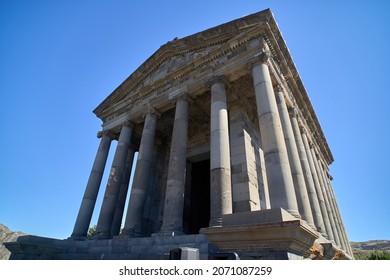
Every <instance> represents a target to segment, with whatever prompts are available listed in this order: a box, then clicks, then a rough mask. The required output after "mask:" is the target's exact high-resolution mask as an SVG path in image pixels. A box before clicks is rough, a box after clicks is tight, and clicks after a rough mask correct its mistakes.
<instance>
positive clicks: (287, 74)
mask: <svg viewBox="0 0 390 280" xmlns="http://www.w3.org/2000/svg"><path fill="white" fill-rule="evenodd" d="M94 113H95V114H96V116H97V117H98V118H100V119H101V120H102V129H101V131H99V132H98V138H100V145H99V148H98V151H97V153H96V158H95V160H94V162H93V167H92V171H91V173H90V176H89V180H88V183H87V186H86V189H85V193H84V196H83V198H82V202H81V206H80V209H79V212H78V215H77V218H76V221H75V226H74V229H73V232H72V234H71V236H70V237H69V238H68V239H66V240H55V239H49V238H43V237H34V236H27V237H21V238H19V240H18V241H17V242H14V243H8V244H7V247H8V248H9V249H10V250H11V251H12V256H11V258H13V259H22V258H27V259H169V258H170V257H171V258H172V255H173V254H172V252H174V251H175V250H176V251H177V248H181V249H179V252H182V256H181V257H182V258H183V256H184V255H188V256H192V257H191V258H200V259H213V258H217V259H218V258H240V259H304V258H312V259H332V258H335V259H352V258H353V254H352V250H351V247H350V245H349V242H348V238H347V234H346V231H345V228H344V225H343V221H342V218H341V215H340V211H339V208H338V205H337V201H336V198H335V194H334V191H333V188H332V177H331V175H330V174H329V168H328V167H329V165H330V164H331V163H332V162H333V156H332V153H331V151H330V149H329V147H328V144H327V141H326V139H325V136H324V134H323V131H322V129H321V126H320V124H319V122H318V120H317V117H316V114H315V112H314V109H313V107H312V105H311V103H310V100H309V98H308V95H307V92H306V90H305V87H304V85H303V83H302V80H301V78H300V76H299V75H298V72H297V69H296V67H295V65H294V62H293V60H292V57H291V55H290V53H289V51H288V48H287V46H286V43H285V41H284V40H283V38H282V35H281V32H280V31H279V29H278V26H277V24H276V22H275V20H274V17H273V14H272V13H271V11H270V10H264V11H262V12H259V13H256V14H252V15H249V16H246V17H243V18H240V19H237V20H234V21H231V22H228V23H225V24H222V25H219V26H217V27H213V28H211V29H208V30H205V31H202V32H199V33H196V34H194V35H191V36H188V37H185V38H182V39H177V38H176V39H174V40H172V41H170V42H168V43H167V44H165V45H163V46H161V47H160V48H159V49H158V50H157V51H156V52H155V53H154V54H153V55H152V56H151V57H150V58H148V59H147V60H146V61H145V62H144V63H143V64H142V65H141V66H139V68H138V69H137V70H136V71H134V72H133V73H132V74H131V75H130V76H129V77H128V78H127V79H126V80H125V81H124V82H123V83H122V84H121V85H119V86H118V87H117V88H116V89H115V90H114V91H113V92H112V93H111V94H110V95H109V96H108V97H107V98H106V99H105V100H104V101H103V102H102V103H101V104H100V105H99V106H98V107H97V108H96V109H95V110H94ZM113 141H117V147H116V149H115V151H111V152H115V154H114V157H113V162H112V165H111V166H106V161H107V157H108V154H109V152H110V145H111V143H112V142H113ZM135 155H137V156H136V157H135ZM135 158H136V160H134V159H135ZM107 165H108V164H107ZM105 169H107V170H108V171H106V172H109V176H108V181H107V182H102V177H103V173H104V171H105ZM132 171H133V172H134V178H133V180H132V181H131V182H130V174H131V172H132ZM99 192H103V193H104V198H103V202H102V205H101V207H100V208H98V207H96V205H95V204H96V199H97V196H98V193H99ZM128 193H129V195H128ZM126 197H129V199H128V201H126ZM93 211H98V213H99V215H98V221H97V227H96V232H95V236H94V237H93V238H92V239H88V238H87V231H88V228H89V227H90V226H92V225H91V217H92V215H93ZM32 247H33V248H34V250H31V248H32ZM29 248H30V249H29ZM180 250H181V251H180ZM179 254H180V253H179ZM179 257H180V256H179Z"/></svg>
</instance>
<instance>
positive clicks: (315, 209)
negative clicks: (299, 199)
mask: <svg viewBox="0 0 390 280" xmlns="http://www.w3.org/2000/svg"><path fill="white" fill-rule="evenodd" d="M290 120H291V125H292V128H293V131H294V136H295V141H296V144H297V149H298V154H299V159H300V161H301V166H302V172H303V175H304V179H305V184H306V188H307V194H308V196H309V201H310V206H311V211H312V214H313V220H314V224H315V227H314V229H316V230H318V231H319V232H320V233H321V234H322V235H324V236H326V232H325V225H324V220H323V218H322V214H321V208H320V204H319V202H318V197H317V192H316V189H315V187H314V181H313V177H312V176H311V170H310V165H309V160H308V158H307V154H306V150H305V146H304V144H303V140H302V135H301V132H300V128H299V124H298V120H297V111H296V110H295V109H293V108H291V110H290Z"/></svg>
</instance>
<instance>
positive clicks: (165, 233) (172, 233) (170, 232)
mask: <svg viewBox="0 0 390 280" xmlns="http://www.w3.org/2000/svg"><path fill="white" fill-rule="evenodd" d="M179 235H185V233H184V232H182V231H177V230H163V231H160V232H158V233H153V234H152V236H179Z"/></svg>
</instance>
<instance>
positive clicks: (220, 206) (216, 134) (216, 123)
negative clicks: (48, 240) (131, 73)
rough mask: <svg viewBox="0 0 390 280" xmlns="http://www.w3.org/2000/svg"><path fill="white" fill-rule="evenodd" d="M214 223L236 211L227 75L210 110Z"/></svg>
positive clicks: (214, 89)
mask: <svg viewBox="0 0 390 280" xmlns="http://www.w3.org/2000/svg"><path fill="white" fill-rule="evenodd" d="M210 118H211V121H210V130H211V131H210V170H211V172H210V177H211V178H210V180H211V182H210V223H209V225H210V226H211V227H213V226H222V216H223V215H225V214H231V213H232V190H231V173H230V145H229V125H228V112H227V103H226V90H225V85H224V83H223V78H222V77H221V79H218V78H216V79H214V80H213V81H212V86H211V114H210Z"/></svg>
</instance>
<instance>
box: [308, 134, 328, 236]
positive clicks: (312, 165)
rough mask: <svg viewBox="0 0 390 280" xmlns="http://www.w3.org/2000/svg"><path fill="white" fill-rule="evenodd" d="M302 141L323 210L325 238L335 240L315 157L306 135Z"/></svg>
mask: <svg viewBox="0 0 390 280" xmlns="http://www.w3.org/2000/svg"><path fill="white" fill-rule="evenodd" d="M302 140H303V144H304V145H305V149H306V155H307V159H308V161H309V166H310V171H311V176H312V178H313V182H314V187H315V190H316V193H317V197H318V203H319V204H320V208H321V214H322V219H323V221H324V225H325V232H326V236H325V237H328V238H329V239H330V240H333V234H332V230H331V225H330V222H329V217H328V212H327V210H326V206H325V201H324V196H323V194H322V190H321V186H320V183H319V181H318V177H317V172H316V168H315V166H314V161H313V157H312V154H311V150H310V145H309V141H308V140H307V136H306V133H302Z"/></svg>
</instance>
